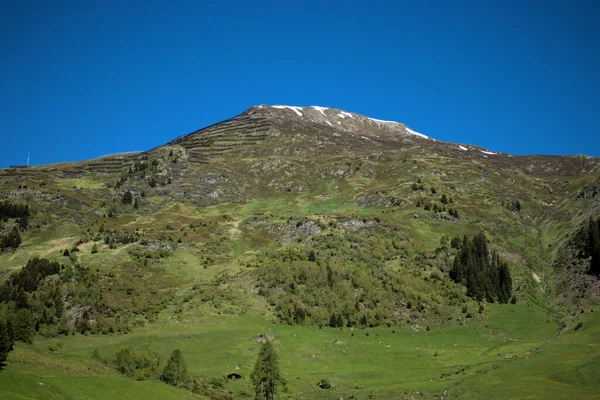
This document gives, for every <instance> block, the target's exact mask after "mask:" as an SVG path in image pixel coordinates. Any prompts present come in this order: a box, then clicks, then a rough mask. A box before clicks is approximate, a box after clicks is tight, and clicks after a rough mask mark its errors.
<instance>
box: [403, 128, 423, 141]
mask: <svg viewBox="0 0 600 400" xmlns="http://www.w3.org/2000/svg"><path fill="white" fill-rule="evenodd" d="M404 129H406V132H408V133H410V134H411V135H417V136H421V137H422V138H425V139H429V136H425V135H423V134H422V133H419V132H416V131H413V130H412V129H410V128H408V127H404Z"/></svg>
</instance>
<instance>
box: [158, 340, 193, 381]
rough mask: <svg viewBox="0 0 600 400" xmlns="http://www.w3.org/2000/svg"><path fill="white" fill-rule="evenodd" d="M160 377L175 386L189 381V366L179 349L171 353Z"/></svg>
mask: <svg viewBox="0 0 600 400" xmlns="http://www.w3.org/2000/svg"><path fill="white" fill-rule="evenodd" d="M160 379H161V380H162V381H164V382H166V383H168V384H169V385H173V386H179V385H183V384H185V383H186V382H187V381H188V373H187V367H186V365H185V361H184V360H183V355H182V354H181V351H180V350H179V349H177V350H175V351H173V353H172V354H171V357H170V358H169V360H168V361H167V365H166V366H165V369H164V371H163V373H162V376H161V377H160Z"/></svg>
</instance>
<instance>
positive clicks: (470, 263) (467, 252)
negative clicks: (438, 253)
mask: <svg viewBox="0 0 600 400" xmlns="http://www.w3.org/2000/svg"><path fill="white" fill-rule="evenodd" d="M453 241H454V243H456V240H455V239H453ZM449 275H450V278H451V279H452V280H453V281H454V282H457V283H460V284H462V285H464V286H466V288H467V295H469V296H471V297H474V298H476V299H477V300H480V301H481V300H484V299H486V300H487V301H488V302H494V301H496V300H497V301H498V302H499V303H508V302H509V300H510V296H511V292H512V279H511V276H510V270H509V269H508V264H507V263H506V261H504V260H502V259H501V258H500V256H499V255H498V253H497V252H496V251H494V252H492V254H491V256H490V254H489V252H488V247H487V239H486V237H485V235H484V234H483V233H479V234H477V235H475V237H473V240H469V239H468V238H467V237H466V236H465V237H464V239H463V242H462V244H461V245H460V250H459V251H458V253H457V254H456V257H455V258H454V264H453V266H452V269H451V270H450V272H449Z"/></svg>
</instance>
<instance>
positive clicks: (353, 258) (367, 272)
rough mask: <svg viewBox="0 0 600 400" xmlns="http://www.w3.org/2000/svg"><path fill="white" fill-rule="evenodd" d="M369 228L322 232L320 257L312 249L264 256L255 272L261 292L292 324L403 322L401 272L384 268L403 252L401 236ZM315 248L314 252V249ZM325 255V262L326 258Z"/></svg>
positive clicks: (402, 281)
mask: <svg viewBox="0 0 600 400" xmlns="http://www.w3.org/2000/svg"><path fill="white" fill-rule="evenodd" d="M385 233H386V235H387V237H386V236H384V235H383V232H382V234H381V235H379V234H377V233H376V232H371V233H370V235H368V236H365V235H361V234H360V233H349V232H348V233H346V234H345V235H344V236H343V237H337V236H326V237H322V238H321V241H320V242H319V243H315V246H318V250H319V251H318V255H319V257H318V258H317V261H316V262H313V261H309V260H308V258H309V257H310V251H311V250H312V249H310V250H308V249H307V250H306V251H305V252H302V251H293V250H290V249H286V250H281V251H273V252H270V253H268V254H267V255H266V257H265V258H263V259H262V260H261V263H262V265H261V268H258V269H256V270H255V271H254V272H253V273H254V274H255V275H256V278H257V282H258V288H259V294H260V295H262V296H264V297H266V300H267V301H268V302H269V303H270V304H271V305H273V306H274V307H275V313H276V315H277V317H278V319H279V320H280V321H282V322H285V323H288V324H299V325H312V324H315V325H321V326H332V327H341V326H348V327H352V326H357V327H359V326H363V327H364V326H381V325H386V324H400V323H401V322H402V321H403V319H402V317H401V315H400V314H399V313H397V312H396V311H397V310H398V309H400V308H404V307H405V306H404V305H403V304H406V301H407V300H408V299H407V296H406V295H405V294H404V293H403V291H402V288H403V285H404V283H405V275H404V273H403V271H393V270H390V269H386V268H385V267H384V266H385V263H386V260H389V259H392V258H393V257H396V256H397V255H399V254H402V253H403V251H402V250H401V249H400V245H399V242H400V238H399V237H398V236H395V235H394V233H391V232H389V231H385ZM315 252H316V251H315ZM324 260H327V261H324Z"/></svg>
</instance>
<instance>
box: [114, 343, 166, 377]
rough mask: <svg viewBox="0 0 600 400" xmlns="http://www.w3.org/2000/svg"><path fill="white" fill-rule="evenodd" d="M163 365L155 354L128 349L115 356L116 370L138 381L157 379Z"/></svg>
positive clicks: (118, 352)
mask: <svg viewBox="0 0 600 400" xmlns="http://www.w3.org/2000/svg"><path fill="white" fill-rule="evenodd" d="M160 364H161V360H160V357H159V356H158V355H156V354H154V353H148V352H145V351H136V350H132V349H130V348H128V347H126V348H124V349H121V350H119V351H117V353H116V354H115V368H116V369H117V371H119V372H120V373H122V374H124V375H127V376H129V377H132V378H135V379H137V380H145V379H156V378H157V377H158V373H159V367H160Z"/></svg>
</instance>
